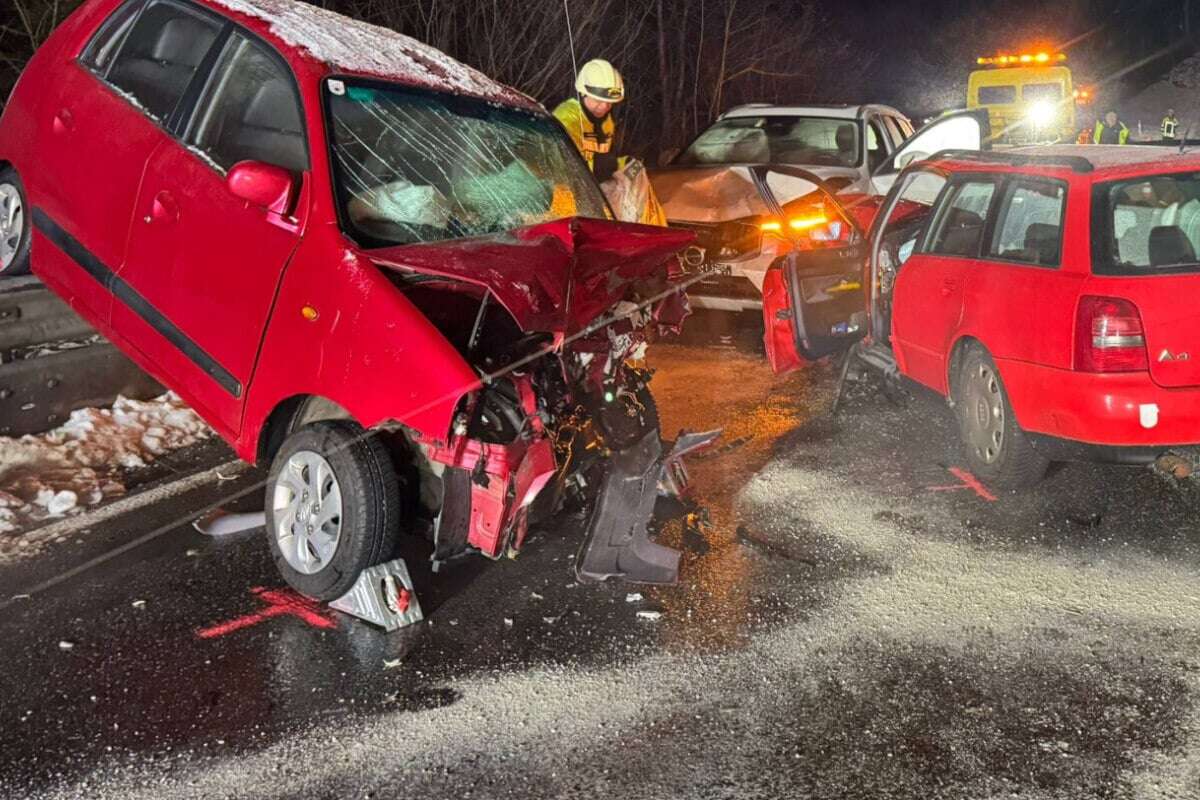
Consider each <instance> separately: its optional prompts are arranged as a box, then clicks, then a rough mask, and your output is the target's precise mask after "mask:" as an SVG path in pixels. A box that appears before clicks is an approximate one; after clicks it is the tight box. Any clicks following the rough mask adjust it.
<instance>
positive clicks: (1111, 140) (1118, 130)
mask: <svg viewBox="0 0 1200 800" xmlns="http://www.w3.org/2000/svg"><path fill="white" fill-rule="evenodd" d="M1128 141H1129V128H1127V127H1126V126H1125V123H1124V122H1121V120H1120V119H1119V118H1118V117H1117V112H1116V111H1109V112H1108V113H1107V114H1105V115H1104V119H1102V120H1096V129H1095V130H1093V131H1092V142H1093V143H1095V144H1125V143H1126V142H1128Z"/></svg>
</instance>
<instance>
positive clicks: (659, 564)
mask: <svg viewBox="0 0 1200 800" xmlns="http://www.w3.org/2000/svg"><path fill="white" fill-rule="evenodd" d="M720 433H721V432H720V431H711V432H709V433H705V434H690V435H681V436H680V438H679V441H678V442H677V444H676V446H675V447H674V448H673V449H672V451H671V453H670V454H669V455H668V456H667V457H665V458H664V457H663V455H662V441H661V440H660V439H659V436H658V431H657V430H653V431H650V432H648V433H647V434H646V435H645V436H644V437H642V439H641V441H639V442H638V443H637V444H635V445H633V446H631V447H629V448H627V449H625V450H622V451H620V452H617V453H614V454H613V456H612V460H611V461H610V463H609V468H608V472H607V474H606V475H605V477H604V481H603V483H602V484H601V487H600V492H599V495H598V497H597V499H596V505H595V508H594V509H593V510H592V516H591V519H590V520H589V521H588V528H587V536H586V538H585V539H584V543H583V549H582V550H581V552H580V556H579V558H577V559H576V561H575V564H576V566H575V574H576V576H577V577H578V578H579V579H580V580H581V581H603V580H607V579H609V578H622V579H624V580H627V581H630V582H633V583H657V584H672V583H675V582H676V581H678V580H679V556H680V553H679V551H678V550H674V549H672V548H670V547H664V546H663V545H660V544H655V543H654V542H652V541H650V532H649V530H648V525H649V523H650V517H651V516H652V515H653V513H654V503H655V500H656V499H657V498H658V494H659V489H660V486H661V487H662V488H663V489H664V490H666V491H667V492H670V493H674V494H679V493H682V492H683V491H684V489H686V485H685V484H686V477H687V473H686V472H685V471H684V470H683V466H682V462H681V461H680V458H681V457H682V456H683V455H684V454H685V453H690V452H694V451H695V450H698V449H700V448H701V447H704V446H707V445H708V444H711V443H712V441H713V440H714V439H716V438H717V436H719V435H720Z"/></svg>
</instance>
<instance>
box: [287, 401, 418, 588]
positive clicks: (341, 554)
mask: <svg viewBox="0 0 1200 800" xmlns="http://www.w3.org/2000/svg"><path fill="white" fill-rule="evenodd" d="M266 512H267V525H266V528H267V539H268V542H269V545H270V548H271V555H272V557H273V558H274V560H275V566H276V567H277V568H278V569H279V573H280V574H281V575H282V576H283V579H284V580H285V581H287V582H288V584H289V585H290V586H292V588H294V589H296V591H298V592H300V593H301V594H304V595H307V596H309V597H312V598H315V599H317V600H322V601H325V600H334V599H336V598H338V597H341V596H342V595H344V594H345V593H346V592H347V591H349V590H350V587H351V586H353V585H354V582H355V581H356V580H358V576H359V573H361V572H362V571H363V570H364V569H366V568H367V567H370V566H373V565H375V564H378V563H380V562H381V561H383V560H384V559H385V558H387V557H388V556H389V555H391V553H392V552H393V550H394V548H395V546H396V540H397V537H398V535H399V532H400V490H399V484H398V480H397V477H396V470H395V468H394V466H393V465H392V461H391V457H390V456H389V455H388V451H387V449H386V448H385V447H384V446H383V443H382V442H380V441H379V440H378V438H376V437H375V436H374V435H372V434H368V433H366V432H364V431H363V429H362V428H361V427H359V426H358V425H357V424H355V423H352V422H344V421H326V422H316V423H313V424H311V425H306V426H304V427H303V428H300V429H299V430H297V431H295V432H294V433H292V434H291V435H290V436H288V438H287V439H286V440H285V441H284V443H283V445H282V446H281V447H280V448H279V452H278V453H277V454H276V456H275V459H274V461H273V462H272V464H271V471H270V473H269V476H268V479H267V488H266Z"/></svg>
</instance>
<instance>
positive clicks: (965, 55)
mask: <svg viewBox="0 0 1200 800" xmlns="http://www.w3.org/2000/svg"><path fill="white" fill-rule="evenodd" d="M826 13H827V15H828V20H829V25H830V28H831V32H833V31H836V32H837V33H838V34H839V35H841V36H845V37H846V38H847V39H848V40H850V41H851V42H853V43H854V44H853V46H854V47H856V48H859V49H861V51H862V52H863V53H865V54H871V56H872V63H871V64H870V66H869V67H868V69H867V71H866V73H865V75H864V80H863V87H864V91H865V92H866V93H869V94H870V95H872V96H870V97H863V98H861V99H863V100H881V101H885V102H893V103H896V104H898V105H901V106H907V107H908V108H909V109H910V110H912V111H917V112H920V111H933V110H936V108H933V107H930V108H919V107H917V106H920V105H922V104H924V105H928V106H938V105H944V103H939V100H938V98H939V97H946V98H953V97H956V96H959V95H960V93H961V91H963V90H964V88H963V87H965V81H966V74H967V72H969V71H970V69H971V68H972V66H973V60H974V58H975V57H976V56H979V55H987V54H992V53H996V52H1004V51H1006V50H1007V51H1013V50H1020V49H1021V48H1022V47H1024V46H1028V45H1030V44H1034V43H1042V44H1046V45H1054V44H1061V43H1063V42H1066V41H1069V40H1071V39H1073V38H1075V37H1079V36H1081V35H1083V34H1085V33H1089V32H1090V35H1088V36H1086V37H1085V38H1084V39H1082V40H1081V41H1079V42H1078V43H1076V44H1074V45H1073V46H1071V47H1070V48H1069V49H1068V51H1067V52H1068V56H1069V59H1070V61H1069V63H1070V65H1071V67H1072V70H1073V72H1074V73H1075V75H1076V80H1077V82H1079V83H1084V82H1087V83H1091V82H1094V81H1098V80H1100V79H1102V78H1104V77H1105V76H1108V75H1112V74H1113V73H1114V72H1115V71H1117V70H1119V69H1121V68H1123V67H1125V66H1127V65H1129V64H1132V63H1134V62H1136V61H1138V60H1139V59H1141V58H1144V57H1145V56H1147V55H1148V54H1150V53H1153V52H1156V51H1159V50H1161V49H1163V48H1164V47H1166V46H1167V45H1168V43H1171V42H1185V39H1186V37H1187V34H1188V33H1191V34H1193V37H1194V34H1195V32H1197V31H1198V30H1200V0H1058V1H1057V2H1045V0H1039V1H1037V2H1033V1H1031V0H908V2H900V1H899V0H897V2H890V3H888V2H878V0H842V2H839V3H837V4H836V5H830V6H828V7H827V12H826ZM1189 14H1190V17H1191V20H1190V22H1191V25H1190V29H1189V27H1188V26H1187V25H1186V22H1187V19H1186V18H1187V16H1188V15H1189ZM1198 50H1200V46H1197V44H1196V42H1195V40H1194V38H1193V40H1192V42H1191V43H1190V44H1187V43H1183V44H1181V45H1180V46H1179V47H1178V48H1176V49H1175V50H1174V51H1173V52H1171V53H1168V54H1165V55H1164V56H1163V57H1161V58H1160V59H1158V60H1157V61H1155V62H1152V63H1150V64H1148V65H1147V66H1146V67H1145V68H1144V69H1141V70H1138V71H1135V72H1132V73H1130V74H1129V75H1127V76H1126V77H1125V78H1124V79H1123V80H1121V81H1119V82H1118V81H1114V82H1112V83H1110V84H1109V85H1108V90H1109V91H1108V95H1109V97H1110V99H1112V100H1113V101H1115V100H1117V99H1118V98H1119V97H1120V96H1121V95H1124V94H1128V93H1130V92H1133V91H1137V90H1138V89H1140V88H1142V87H1143V86H1144V85H1146V84H1147V83H1149V82H1153V81H1154V80H1156V79H1158V78H1159V77H1160V76H1161V75H1162V74H1163V73H1164V72H1166V71H1167V70H1169V69H1170V67H1171V66H1173V65H1174V63H1176V62H1177V61H1178V60H1180V59H1181V58H1183V57H1186V56H1188V55H1191V54H1193V53H1195V52H1197V51H1198ZM959 102H960V103H961V101H959Z"/></svg>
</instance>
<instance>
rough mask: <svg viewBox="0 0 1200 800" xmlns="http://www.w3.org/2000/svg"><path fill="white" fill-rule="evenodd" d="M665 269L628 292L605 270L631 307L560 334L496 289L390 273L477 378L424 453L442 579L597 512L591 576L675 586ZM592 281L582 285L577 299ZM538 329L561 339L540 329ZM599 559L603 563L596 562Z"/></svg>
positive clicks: (580, 319)
mask: <svg viewBox="0 0 1200 800" xmlns="http://www.w3.org/2000/svg"><path fill="white" fill-rule="evenodd" d="M659 230H661V229H659ZM664 233H665V232H664ZM657 235H663V234H657ZM665 235H668V236H679V234H674V233H665ZM657 259H658V264H657V265H656V266H657V269H653V270H651V269H643V270H642V273H643V274H641V275H637V274H633V275H627V276H625V277H624V278H622V279H621V280H620V281H617V280H616V279H615V277H613V276H611V273H613V272H615V271H616V270H615V269H614V267H608V268H607V269H606V270H605V272H607V273H609V275H606V274H605V272H601V271H599V270H597V273H596V277H598V278H602V279H603V282H602V283H600V284H599V285H600V286H601V287H603V288H604V289H606V290H608V291H610V292H611V296H610V299H615V298H616V297H619V298H620V299H617V300H616V301H615V302H612V303H611V304H606V305H600V304H598V303H593V304H592V306H591V309H590V310H589V311H587V312H586V313H584V314H582V315H577V316H575V315H572V314H571V313H570V312H571V311H573V310H574V309H575V308H576V307H574V306H572V307H571V308H569V309H567V313H566V314H564V315H562V316H561V317H560V318H559V320H558V321H559V322H560V323H561V324H558V325H555V326H551V325H536V324H529V318H528V317H527V318H526V319H524V320H522V319H521V315H520V314H519V313H513V311H512V309H513V308H514V306H515V305H516V303H515V301H514V300H513V299H512V298H511V297H509V298H506V297H504V296H502V293H501V292H497V291H494V286H493V285H491V284H489V285H479V284H477V283H470V282H464V281H461V280H456V279H455V278H454V277H451V276H433V275H429V274H427V273H425V272H416V271H400V270H396V271H393V272H391V273H390V274H389V277H390V278H391V279H392V282H393V283H394V284H395V285H397V286H398V287H399V288H400V289H401V291H402V292H403V293H404V295H405V297H406V298H407V299H408V300H409V301H411V302H412V303H413V304H414V305H415V306H416V307H417V309H418V310H420V311H421V312H422V313H423V314H424V315H425V317H426V318H427V319H429V321H430V322H431V323H432V324H433V325H434V326H436V327H437V328H438V330H439V331H440V332H441V333H442V334H443V335H444V336H445V337H446V339H447V340H448V341H449V342H450V343H451V344H452V345H453V346H454V348H455V349H456V350H457V351H458V352H459V354H460V355H461V356H462V357H463V358H464V360H465V361H466V362H467V363H468V364H469V365H470V366H471V368H472V369H473V370H474V371H475V373H476V374H477V375H478V376H479V388H478V389H477V390H476V391H473V392H470V393H468V394H466V395H464V396H463V398H462V400H461V402H460V404H459V407H458V411H457V413H456V415H455V418H454V421H453V430H452V432H451V435H450V437H449V439H448V440H447V441H445V442H439V441H435V440H432V441H431V440H429V439H428V437H426V438H425V439H423V440H419V444H420V446H421V449H422V451H423V453H424V456H425V462H426V463H425V464H424V465H422V468H421V472H422V473H423V478H422V496H421V506H422V507H423V511H424V512H425V513H426V514H428V515H429V516H430V517H431V528H432V536H433V540H434V554H433V560H434V564H435V567H437V566H439V565H441V564H443V563H445V562H447V561H449V560H451V559H455V558H457V557H459V556H461V555H464V554H467V553H471V552H478V553H479V554H482V555H484V556H486V557H488V558H492V559H496V558H499V557H501V556H502V555H509V556H513V555H515V554H516V553H518V552H519V551H520V550H521V548H522V546H523V545H524V543H525V539H526V537H527V535H528V533H529V530H530V526H531V523H535V522H538V521H543V520H546V519H549V518H550V517H552V516H553V515H555V514H556V513H558V512H559V511H561V510H563V509H572V510H587V509H589V508H590V509H591V514H590V522H589V525H588V528H589V531H588V537H587V542H586V543H585V546H584V550H585V552H584V553H583V554H582V556H581V558H580V559H578V560H577V563H576V567H577V571H578V572H579V574H580V577H585V578H592V579H603V578H606V577H613V576H620V577H625V578H627V579H629V580H635V581H646V582H655V583H670V582H674V580H675V578H676V575H677V561H678V554H677V553H675V552H674V551H667V552H662V551H666V548H660V547H659V546H658V545H654V544H652V543H651V542H649V541H648V539H647V538H646V537H647V532H646V524H647V523H648V521H649V516H650V514H651V512H652V511H653V503H654V499H655V497H657V495H658V487H659V484H660V482H661V481H660V477H661V474H662V473H663V471H664V470H665V469H668V468H669V467H668V465H667V463H666V461H667V460H666V459H664V458H663V455H662V442H661V435H660V430H659V419H658V412H657V408H656V406H655V403H654V398H653V395H652V394H651V392H650V385H649V384H650V378H651V373H650V371H649V370H648V369H647V368H646V366H645V362H644V356H645V352H646V347H647V345H648V344H649V342H650V341H651V339H652V337H654V336H657V335H660V334H662V333H666V332H669V331H671V330H677V329H678V326H679V325H680V324H681V323H682V321H683V318H684V317H685V316H686V313H687V307H686V300H685V299H684V295H683V294H682V291H680V290H678V289H674V288H672V287H673V283H672V281H671V279H670V276H669V275H668V272H667V264H668V263H674V258H673V256H671V257H668V258H663V257H662V255H659V256H657ZM584 280H587V278H584V279H582V280H580V281H579V282H578V283H576V282H575V281H572V282H570V283H569V284H568V286H567V287H566V289H565V294H566V295H568V296H569V295H570V293H571V291H572V290H573V289H574V288H576V287H577V286H578V285H579V284H582V283H583V282H584ZM521 288H522V289H526V288H529V287H528V285H523V286H522V287H521ZM528 296H529V293H526V292H522V294H521V295H520V298H519V299H522V300H523V299H526V298H527V297H528ZM592 297H594V295H592ZM568 305H569V303H568ZM530 307H531V308H536V298H534V301H533V302H531V303H530ZM522 322H525V323H526V324H524V325H522ZM535 326H536V327H543V328H545V327H556V328H557V330H549V331H547V330H536V329H535V330H530V328H533V327H535ZM715 437H716V434H715V433H714V434H712V435H711V436H710V437H709V438H708V439H706V440H704V441H702V442H696V443H692V449H695V448H698V447H700V446H703V445H704V444H707V442H710V441H712V439H714V438H715ZM676 458H678V456H676ZM668 483H671V482H670V481H668ZM601 540H602V541H601ZM598 542H599V543H598ZM597 543H598V544H597ZM614 543H615V544H614ZM589 549H594V550H596V551H597V552H598V553H600V555H593V556H591V557H589V556H588V553H587V551H588V550H589Z"/></svg>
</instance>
